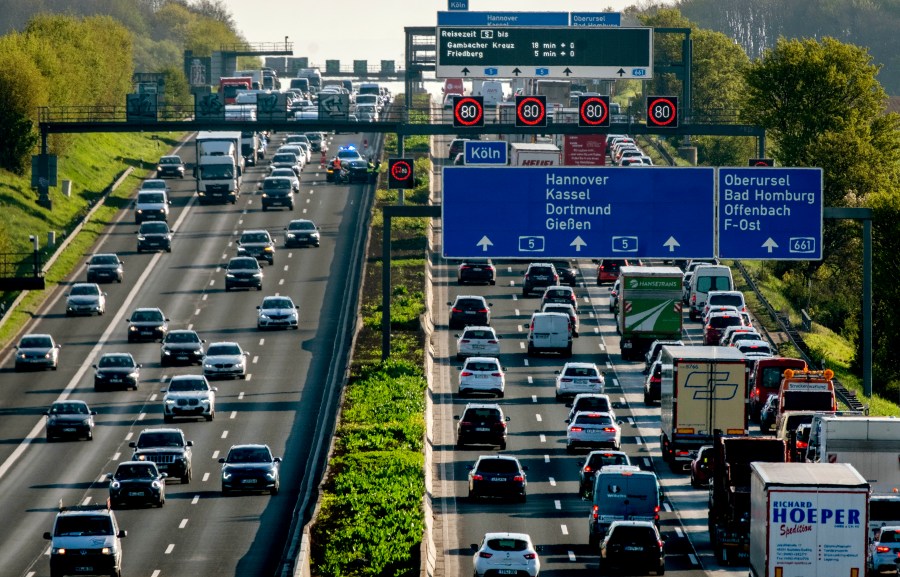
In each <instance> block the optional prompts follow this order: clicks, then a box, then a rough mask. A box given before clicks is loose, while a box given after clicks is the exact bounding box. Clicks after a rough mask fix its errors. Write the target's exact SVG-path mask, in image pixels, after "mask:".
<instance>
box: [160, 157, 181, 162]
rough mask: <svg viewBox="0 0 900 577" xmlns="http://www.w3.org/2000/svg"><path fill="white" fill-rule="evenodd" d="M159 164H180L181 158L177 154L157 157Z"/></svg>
mask: <svg viewBox="0 0 900 577" xmlns="http://www.w3.org/2000/svg"><path fill="white" fill-rule="evenodd" d="M159 163H160V164H181V159H180V158H178V157H177V156H163V157H162V158H160V159H159Z"/></svg>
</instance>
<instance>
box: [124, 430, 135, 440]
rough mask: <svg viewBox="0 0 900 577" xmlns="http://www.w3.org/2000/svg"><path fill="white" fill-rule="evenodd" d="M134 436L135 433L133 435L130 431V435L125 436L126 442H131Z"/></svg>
mask: <svg viewBox="0 0 900 577" xmlns="http://www.w3.org/2000/svg"><path fill="white" fill-rule="evenodd" d="M132 436H134V433H132V432H131V431H129V432H128V434H127V435H125V440H126V441H130V440H131V437H132Z"/></svg>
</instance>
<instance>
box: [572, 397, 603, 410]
mask: <svg viewBox="0 0 900 577" xmlns="http://www.w3.org/2000/svg"><path fill="white" fill-rule="evenodd" d="M609 408H610V407H609V400H608V399H607V398H606V397H582V398H580V399H578V402H577V403H576V404H575V406H574V407H573V409H575V412H578V411H608V410H609Z"/></svg>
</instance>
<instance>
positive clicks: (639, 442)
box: [634, 435, 644, 445]
mask: <svg viewBox="0 0 900 577" xmlns="http://www.w3.org/2000/svg"><path fill="white" fill-rule="evenodd" d="M634 442H635V443H637V444H638V445H643V444H644V441H642V440H641V436H640V435H638V436H637V437H635V438H634Z"/></svg>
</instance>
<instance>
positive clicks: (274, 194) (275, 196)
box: [262, 176, 294, 210]
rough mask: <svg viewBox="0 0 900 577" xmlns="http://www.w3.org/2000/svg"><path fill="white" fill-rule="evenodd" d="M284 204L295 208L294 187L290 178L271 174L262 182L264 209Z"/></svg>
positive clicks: (292, 208)
mask: <svg viewBox="0 0 900 577" xmlns="http://www.w3.org/2000/svg"><path fill="white" fill-rule="evenodd" d="M275 206H283V207H286V208H287V209H288V210H294V189H293V183H292V182H291V180H290V179H289V178H285V177H282V176H269V177H267V178H266V179H265V180H263V182H262V209H263V210H269V209H270V208H272V207H275Z"/></svg>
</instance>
